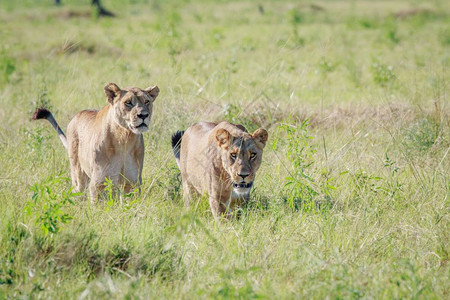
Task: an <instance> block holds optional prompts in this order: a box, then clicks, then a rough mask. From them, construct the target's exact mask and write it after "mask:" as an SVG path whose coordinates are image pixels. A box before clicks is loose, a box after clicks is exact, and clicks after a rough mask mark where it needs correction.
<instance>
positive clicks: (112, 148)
mask: <svg viewBox="0 0 450 300" xmlns="http://www.w3.org/2000/svg"><path fill="white" fill-rule="evenodd" d="M104 91H105V95H106V98H107V100H108V104H107V105H106V106H105V107H103V108H102V109H101V110H99V111H97V110H83V111H81V112H79V113H78V114H77V115H75V117H73V119H72V120H71V121H70V122H69V124H68V125H67V138H66V136H65V135H64V132H63V131H62V130H61V128H60V127H59V125H58V123H57V122H56V120H55V118H54V117H53V115H52V113H51V112H50V111H49V110H47V109H45V108H39V109H37V110H36V111H35V113H34V114H33V119H34V120H38V119H46V120H48V121H49V122H50V123H51V124H52V125H53V127H54V128H55V129H56V131H57V133H58V135H59V137H60V139H61V141H62V143H63V145H64V147H65V148H66V149H67V151H68V153H69V160H70V175H71V178H72V185H73V187H74V191H75V192H81V191H84V190H85V189H86V188H87V186H88V185H89V193H90V197H91V201H92V202H94V201H95V200H97V197H98V195H99V192H100V191H102V190H103V189H104V187H105V181H106V180H105V179H106V178H108V179H109V180H111V182H112V183H113V184H114V185H115V186H117V187H121V188H123V189H124V191H125V192H130V191H132V190H133V189H134V188H135V187H139V186H140V184H141V183H142V167H143V162H144V139H143V136H142V133H144V132H146V131H148V126H149V123H150V120H151V117H152V112H153V102H154V101H155V99H156V97H157V96H158V95H159V88H158V86H153V87H149V88H147V89H145V90H141V89H140V88H137V87H130V88H125V89H123V90H122V89H120V88H119V87H118V86H117V85H116V84H115V83H108V84H107V85H105V87H104Z"/></svg>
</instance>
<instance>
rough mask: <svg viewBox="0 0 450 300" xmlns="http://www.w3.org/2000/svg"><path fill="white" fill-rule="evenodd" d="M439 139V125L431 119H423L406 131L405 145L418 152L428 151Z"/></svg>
mask: <svg viewBox="0 0 450 300" xmlns="http://www.w3.org/2000/svg"><path fill="white" fill-rule="evenodd" d="M438 138H439V124H436V122H434V121H433V120H431V118H423V119H420V120H418V121H417V122H416V123H414V124H413V125H411V126H410V127H409V128H407V129H406V130H405V135H404V142H403V143H404V145H405V146H406V148H407V149H408V150H409V151H410V150H413V149H415V150H417V151H418V152H426V151H428V150H429V149H430V148H431V147H432V146H433V145H434V144H435V143H436V141H437V140H438Z"/></svg>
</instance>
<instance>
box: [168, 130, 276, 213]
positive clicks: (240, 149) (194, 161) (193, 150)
mask: <svg viewBox="0 0 450 300" xmlns="http://www.w3.org/2000/svg"><path fill="white" fill-rule="evenodd" d="M267 139H268V133H267V131H266V130H265V129H263V128H259V129H257V130H256V131H255V132H254V133H253V134H252V135H250V134H249V133H248V132H247V130H246V129H245V127H244V126H242V125H234V124H231V123H228V122H221V123H219V124H216V123H210V122H200V123H197V124H194V125H192V126H191V127H189V128H188V129H187V130H186V131H178V132H176V133H175V134H173V135H172V148H173V152H174V154H175V159H176V162H177V165H178V168H179V169H180V171H181V179H182V183H183V200H184V203H185V205H187V206H188V205H189V204H190V202H191V200H192V196H194V195H196V196H199V195H201V194H203V193H204V192H206V193H207V194H208V196H209V205H210V207H211V211H212V214H213V216H214V218H215V219H218V218H220V217H221V216H224V215H225V214H226V213H227V214H226V215H225V216H226V217H229V216H230V213H231V212H232V211H233V210H234V208H235V207H237V206H240V205H241V204H242V203H243V202H246V201H248V199H249V197H250V190H251V187H252V186H253V181H254V180H255V175H256V172H257V171H258V169H259V167H260V165H261V160H262V154H263V149H264V147H265V145H266V142H267Z"/></svg>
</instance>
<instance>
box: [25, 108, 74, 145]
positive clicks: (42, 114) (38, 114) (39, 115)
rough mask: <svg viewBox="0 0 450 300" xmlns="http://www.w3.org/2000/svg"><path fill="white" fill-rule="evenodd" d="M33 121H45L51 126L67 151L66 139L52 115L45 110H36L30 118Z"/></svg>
mask: <svg viewBox="0 0 450 300" xmlns="http://www.w3.org/2000/svg"><path fill="white" fill-rule="evenodd" d="M32 119H33V120H39V119H46V120H47V121H49V122H50V124H52V126H53V128H55V130H56V132H57V133H58V135H59V138H60V139H61V142H62V143H63V145H64V148H66V149H67V139H66V135H65V134H64V132H63V131H62V130H61V127H59V125H58V123H57V122H56V120H55V118H54V117H53V115H52V113H51V112H50V111H49V110H48V109H46V108H38V109H36V111H35V112H34V114H33V116H32Z"/></svg>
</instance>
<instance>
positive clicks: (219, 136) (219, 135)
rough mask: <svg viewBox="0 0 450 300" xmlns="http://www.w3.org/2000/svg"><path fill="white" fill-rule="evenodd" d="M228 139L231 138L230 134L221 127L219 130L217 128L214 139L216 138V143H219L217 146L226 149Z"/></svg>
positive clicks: (228, 142)
mask: <svg viewBox="0 0 450 300" xmlns="http://www.w3.org/2000/svg"><path fill="white" fill-rule="evenodd" d="M230 139H231V134H230V133H229V132H228V131H227V130H225V129H223V128H220V129H219V130H217V132H216V140H217V144H218V145H219V147H221V148H224V149H227V148H228V146H229V145H230Z"/></svg>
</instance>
